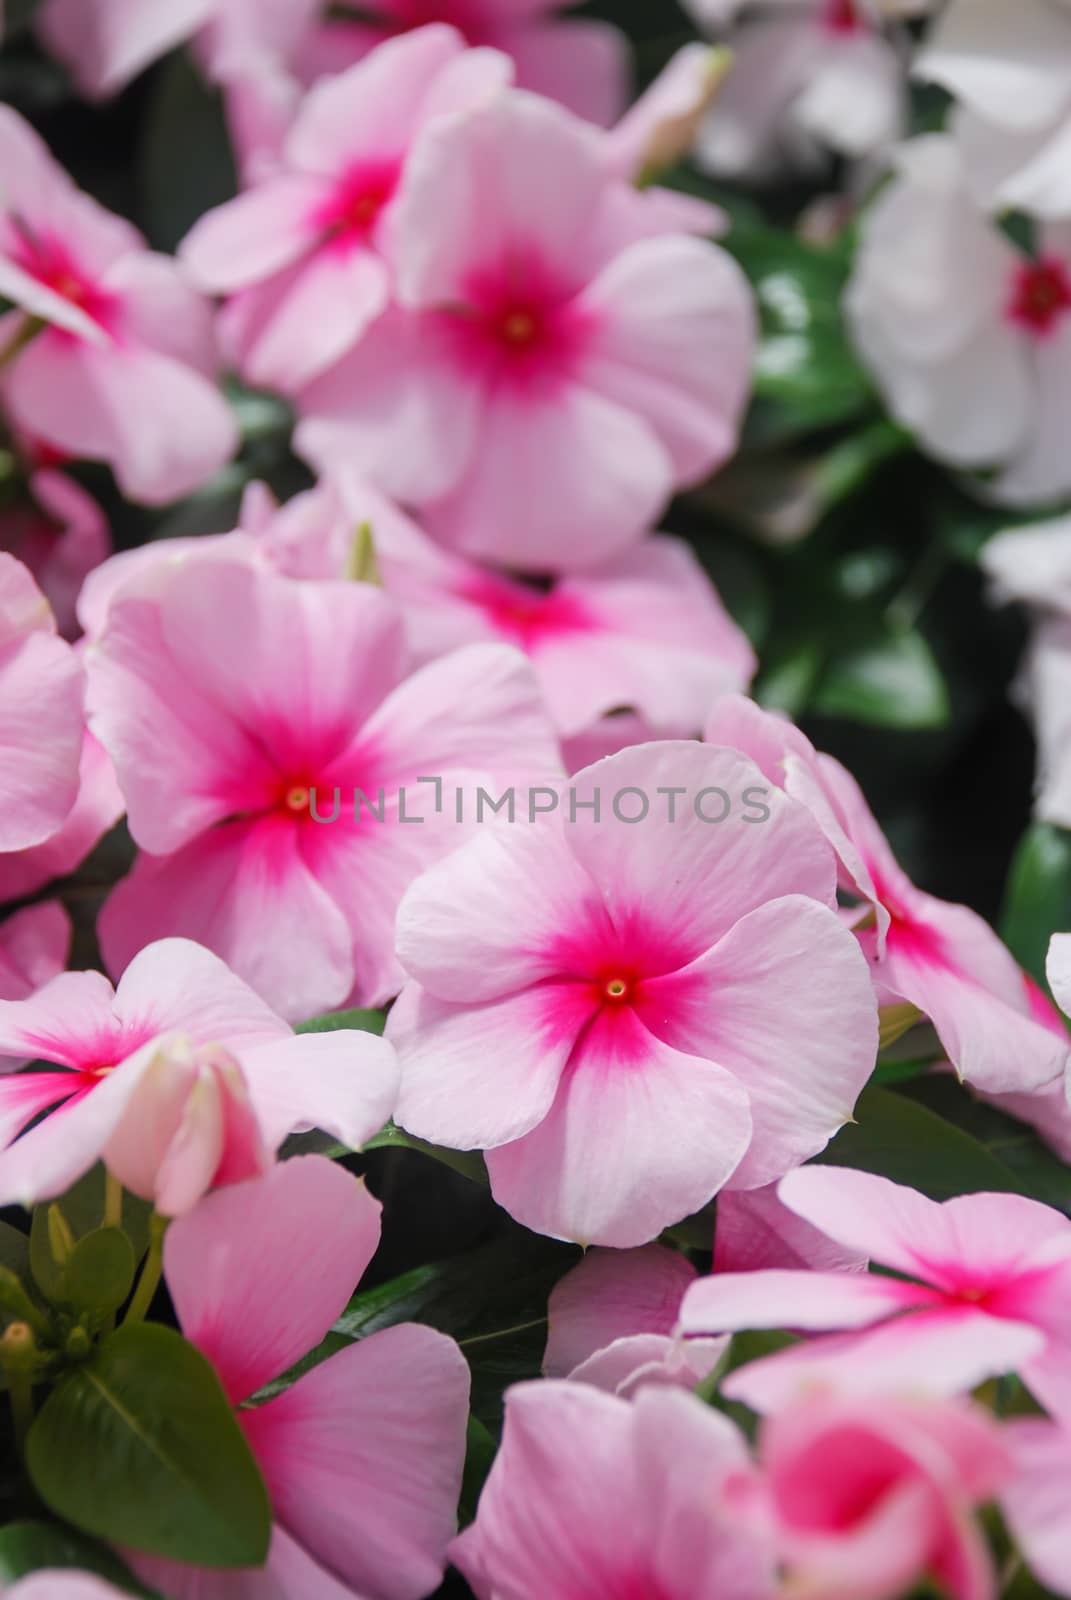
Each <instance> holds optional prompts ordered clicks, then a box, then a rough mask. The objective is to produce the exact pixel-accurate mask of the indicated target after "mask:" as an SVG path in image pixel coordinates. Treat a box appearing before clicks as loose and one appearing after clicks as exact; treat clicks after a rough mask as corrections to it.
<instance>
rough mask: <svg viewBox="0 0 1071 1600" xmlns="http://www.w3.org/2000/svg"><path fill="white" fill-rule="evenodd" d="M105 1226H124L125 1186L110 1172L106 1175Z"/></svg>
mask: <svg viewBox="0 0 1071 1600" xmlns="http://www.w3.org/2000/svg"><path fill="white" fill-rule="evenodd" d="M104 1226H105V1227H106V1228H121V1227H122V1226H123V1186H122V1184H121V1183H120V1182H119V1179H118V1178H113V1177H112V1175H111V1173H110V1172H106V1173H105V1174H104Z"/></svg>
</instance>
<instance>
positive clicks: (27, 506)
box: [0, 468, 111, 639]
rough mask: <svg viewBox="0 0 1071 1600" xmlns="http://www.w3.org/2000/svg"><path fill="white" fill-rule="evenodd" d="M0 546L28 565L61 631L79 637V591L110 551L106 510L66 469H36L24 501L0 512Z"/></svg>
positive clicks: (68, 637)
mask: <svg viewBox="0 0 1071 1600" xmlns="http://www.w3.org/2000/svg"><path fill="white" fill-rule="evenodd" d="M0 549H3V550H8V551H10V552H11V554H12V555H14V556H17V557H18V559H19V560H20V561H21V562H23V563H24V565H25V566H27V567H29V569H30V571H31V572H32V573H33V575H34V578H35V579H36V581H37V583H38V584H39V585H40V588H41V590H42V592H43V594H44V596H45V599H46V600H47V601H48V603H49V605H50V606H51V607H52V611H53V615H54V616H55V618H56V626H57V627H58V629H59V631H60V632H61V633H62V634H63V636H64V637H65V638H67V639H73V638H75V637H76V636H77V634H78V631H79V630H78V622H77V617H76V614H75V603H76V601H77V599H78V593H79V590H80V589H81V587H82V584H83V583H84V581H85V579H86V577H87V576H88V574H89V573H90V572H92V570H93V569H94V567H96V566H99V564H100V563H101V562H102V561H103V560H105V558H106V557H107V555H108V554H109V551H110V549H111V540H110V539H109V537H108V525H107V522H106V521H105V518H104V513H103V511H102V510H101V508H100V506H98V504H97V502H96V501H95V500H94V499H93V498H92V496H90V495H88V494H86V492H85V490H84V489H83V488H82V487H81V486H80V485H79V484H77V483H75V481H74V479H73V478H69V477H68V476H67V474H66V473H64V472H57V471H56V470H55V469H54V468H41V469H40V470H38V471H36V472H34V473H33V474H32V475H31V477H30V480H29V483H28V484H27V494H26V497H25V499H23V500H19V501H16V502H15V504H14V505H12V506H10V507H8V508H7V509H6V510H5V511H4V512H3V513H0Z"/></svg>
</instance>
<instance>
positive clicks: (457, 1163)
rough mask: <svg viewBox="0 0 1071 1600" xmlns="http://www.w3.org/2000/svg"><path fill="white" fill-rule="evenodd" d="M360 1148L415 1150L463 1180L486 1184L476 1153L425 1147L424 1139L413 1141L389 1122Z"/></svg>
mask: <svg viewBox="0 0 1071 1600" xmlns="http://www.w3.org/2000/svg"><path fill="white" fill-rule="evenodd" d="M364 1148H365V1150H416V1151H417V1152H418V1153H419V1154H420V1155H423V1156H430V1157H431V1159H432V1160H433V1161H438V1162H439V1163H440V1165H442V1166H444V1167H449V1168H450V1169H451V1171H452V1172H460V1174H461V1176H462V1177H463V1178H469V1179H471V1181H472V1182H473V1183H482V1184H483V1185H484V1186H485V1187H486V1185H487V1184H488V1183H489V1181H490V1180H489V1179H488V1176H487V1168H486V1166H485V1165H484V1159H483V1156H482V1155H481V1154H480V1152H479V1151H478V1150H448V1149H447V1148H446V1146H445V1145H439V1144H428V1142H427V1141H426V1140H425V1139H417V1138H415V1137H414V1135H413V1134H411V1133H406V1132H405V1130H404V1129H403V1128H399V1127H396V1126H395V1124H394V1123H393V1122H388V1123H387V1126H386V1127H385V1128H383V1129H382V1130H381V1132H379V1133H377V1134H376V1136H375V1138H373V1139H369V1141H368V1143H367V1144H366V1145H365V1146H364Z"/></svg>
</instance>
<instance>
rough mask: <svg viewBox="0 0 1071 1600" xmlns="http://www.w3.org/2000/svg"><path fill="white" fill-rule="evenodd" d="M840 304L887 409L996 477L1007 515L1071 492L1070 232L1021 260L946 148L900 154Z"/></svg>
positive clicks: (919, 147)
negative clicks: (1069, 418)
mask: <svg viewBox="0 0 1071 1600" xmlns="http://www.w3.org/2000/svg"><path fill="white" fill-rule="evenodd" d="M895 165H896V175H895V177H894V178H893V180H892V182H891V183H890V184H889V185H888V186H887V187H886V188H884V189H883V190H882V192H881V194H880V196H879V198H878V200H877V202H876V204H875V205H874V206H873V208H872V209H871V211H870V213H869V215H868V216H867V218H866V219H865V221H864V224H863V231H862V238H861V245H860V249H859V252H858V255H857V257H856V263H855V270H854V274H853V277H852V280H851V282H850V284H849V286H848V292H847V299H846V302H845V306H846V311H847V314H848V319H849V322H850V325H851V328H852V331H853V334H854V337H855V341H856V343H857V345H858V346H859V349H860V352H861V353H862V355H863V357H864V359H865V360H866V362H867V365H868V366H869V367H870V369H871V371H872V372H873V374H874V376H875V378H876V379H877V381H878V384H879V386H880V388H881V390H882V392H883V394H884V397H885V400H886V403H887V405H888V406H889V408H890V410H891V411H892V413H893V415H894V416H895V417H896V419H897V421H899V422H901V423H902V424H903V425H904V427H906V428H910V429H912V430H913V431H914V432H915V433H916V434H917V435H918V437H919V441H920V443H921V444H922V445H923V446H924V448H925V449H926V450H928V451H929V452H930V454H932V455H934V456H936V458H937V459H938V460H939V461H944V462H947V463H948V464H949V465H951V466H955V467H969V468H999V469H1000V471H999V474H998V476H997V477H996V478H995V479H994V480H993V482H992V483H990V484H988V485H987V493H990V494H993V495H995V496H996V497H997V498H998V499H1000V500H1002V501H1004V502H1006V503H1007V504H1011V505H1030V504H1035V503H1037V502H1039V501H1040V502H1044V501H1047V500H1053V499H1057V498H1063V497H1065V496H1066V495H1067V493H1068V492H1069V491H1071V464H1069V461H1068V453H1067V449H1066V432H1065V425H1064V424H1065V418H1066V414H1067V401H1068V394H1069V393H1071V226H1068V225H1067V224H1060V225H1054V226H1052V227H1049V228H1046V229H1042V230H1040V232H1039V238H1038V242H1037V252H1036V254H1035V255H1032V256H1027V255H1024V254H1023V252H1022V251H1021V250H1019V249H1018V248H1017V247H1016V246H1015V245H1014V244H1013V243H1012V242H1011V241H1010V239H1009V238H1008V237H1007V236H1006V235H1005V233H1004V232H1003V231H1002V229H1001V227H1000V225H999V223H998V222H997V221H995V220H994V219H993V218H991V217H989V216H988V215H987V214H986V213H985V212H984V211H983V210H982V209H981V208H980V207H979V205H978V203H977V201H976V200H975V199H974V197H973V196H972V194H971V192H970V188H969V185H968V182H967V173H966V169H965V166H964V160H963V154H962V151H961V149H960V148H959V146H958V145H957V144H956V143H955V141H954V140H953V139H952V137H951V136H950V135H947V134H929V135H926V136H924V137H922V138H918V139H912V140H910V141H909V142H908V143H907V144H905V145H902V146H901V147H900V148H899V150H898V151H897V154H896V162H895Z"/></svg>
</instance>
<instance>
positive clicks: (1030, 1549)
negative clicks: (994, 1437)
mask: <svg viewBox="0 0 1071 1600" xmlns="http://www.w3.org/2000/svg"><path fill="white" fill-rule="evenodd" d="M1004 1436H1005V1439H1006V1440H1007V1442H1008V1444H1009V1446H1010V1448H1011V1451H1012V1459H1013V1465H1014V1472H1013V1475H1012V1478H1011V1481H1010V1482H1009V1483H1008V1484H1007V1486H1006V1487H1005V1489H1004V1492H1003V1494H1002V1495H1001V1497H1000V1508H1001V1511H1002V1512H1003V1513H1004V1518H1005V1521H1006V1522H1007V1524H1008V1529H1009V1532H1010V1533H1011V1536H1012V1538H1013V1539H1014V1540H1015V1544H1016V1546H1017V1548H1018V1550H1019V1553H1020V1555H1021V1556H1022V1558H1023V1560H1024V1562H1025V1563H1026V1565H1027V1567H1028V1568H1029V1569H1030V1571H1031V1572H1032V1573H1033V1574H1034V1576H1035V1577H1036V1578H1037V1579H1038V1580H1039V1582H1041V1583H1043V1584H1044V1585H1045V1588H1046V1590H1047V1591H1048V1590H1051V1591H1052V1593H1053V1594H1057V1595H1069V1596H1071V1431H1069V1430H1068V1428H1067V1427H1066V1426H1063V1425H1054V1424H1053V1423H1051V1422H1045V1421H1043V1420H1042V1418H1040V1417H1017V1418H1014V1419H1013V1420H1012V1421H1011V1422H1009V1423H1007V1424H1006V1426H1005V1428H1004Z"/></svg>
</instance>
